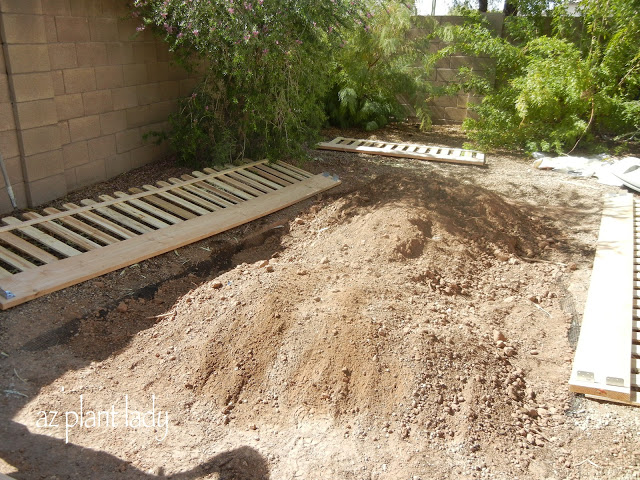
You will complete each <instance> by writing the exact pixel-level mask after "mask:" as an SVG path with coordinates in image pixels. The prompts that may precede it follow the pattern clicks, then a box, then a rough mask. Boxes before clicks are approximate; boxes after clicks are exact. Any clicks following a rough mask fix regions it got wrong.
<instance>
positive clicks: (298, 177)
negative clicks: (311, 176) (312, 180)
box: [269, 163, 307, 180]
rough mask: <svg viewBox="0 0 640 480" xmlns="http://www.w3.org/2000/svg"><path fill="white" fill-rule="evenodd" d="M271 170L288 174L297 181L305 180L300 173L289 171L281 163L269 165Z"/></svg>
mask: <svg viewBox="0 0 640 480" xmlns="http://www.w3.org/2000/svg"><path fill="white" fill-rule="evenodd" d="M269 166H270V167H271V168H273V169H275V170H278V171H279V172H282V173H286V174H287V175H289V176H290V177H293V178H295V179H296V180H304V179H305V178H307V177H305V176H304V175H301V174H299V173H298V172H294V171H293V170H290V169H288V168H287V167H285V166H283V165H280V164H279V163H272V164H270V165H269Z"/></svg>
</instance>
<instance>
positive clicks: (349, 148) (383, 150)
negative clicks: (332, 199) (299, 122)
mask: <svg viewBox="0 0 640 480" xmlns="http://www.w3.org/2000/svg"><path fill="white" fill-rule="evenodd" d="M317 148H318V149H320V150H337V151H339V152H357V153H368V154H370V155H383V156H387V157H403V158H417V159H420V160H432V161H436V162H448V163H460V164H464V165H479V166H485V165H486V164H487V163H486V159H485V156H484V153H482V152H476V151H474V150H463V149H461V148H444V147H430V146H428V145H418V144H409V143H391V142H381V141H380V142H379V141H377V140H361V139H357V138H344V137H336V138H334V139H333V140H331V141H330V142H321V143H319V144H318V146H317Z"/></svg>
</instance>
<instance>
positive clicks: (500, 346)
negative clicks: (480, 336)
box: [496, 340, 506, 348]
mask: <svg viewBox="0 0 640 480" xmlns="http://www.w3.org/2000/svg"><path fill="white" fill-rule="evenodd" d="M496 347H498V348H504V347H506V344H505V343H504V342H503V341H502V340H498V341H497V342H496Z"/></svg>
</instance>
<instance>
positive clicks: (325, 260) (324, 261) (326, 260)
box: [320, 257, 329, 265]
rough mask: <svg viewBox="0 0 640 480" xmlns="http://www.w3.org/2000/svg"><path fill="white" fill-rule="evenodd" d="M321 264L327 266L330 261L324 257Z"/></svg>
mask: <svg viewBox="0 0 640 480" xmlns="http://www.w3.org/2000/svg"><path fill="white" fill-rule="evenodd" d="M320 263H321V264H322V265H326V264H327V263H329V259H328V258H327V257H322V258H321V259H320Z"/></svg>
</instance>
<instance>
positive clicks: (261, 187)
mask: <svg viewBox="0 0 640 480" xmlns="http://www.w3.org/2000/svg"><path fill="white" fill-rule="evenodd" d="M206 170H207V169H206V168H205V171H206ZM214 170H216V169H214ZM240 172H241V171H238V172H233V173H230V174H229V175H228V176H229V177H231V178H233V179H234V180H237V181H239V182H241V183H244V184H246V185H249V186H250V187H253V188H255V189H256V190H258V191H260V192H262V193H269V192H272V191H273V190H274V189H273V188H270V187H267V186H266V185H264V184H262V183H260V182H256V181H255V180H253V179H251V178H249V177H246V176H244V175H242V174H241V173H240ZM276 190H277V189H276Z"/></svg>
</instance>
